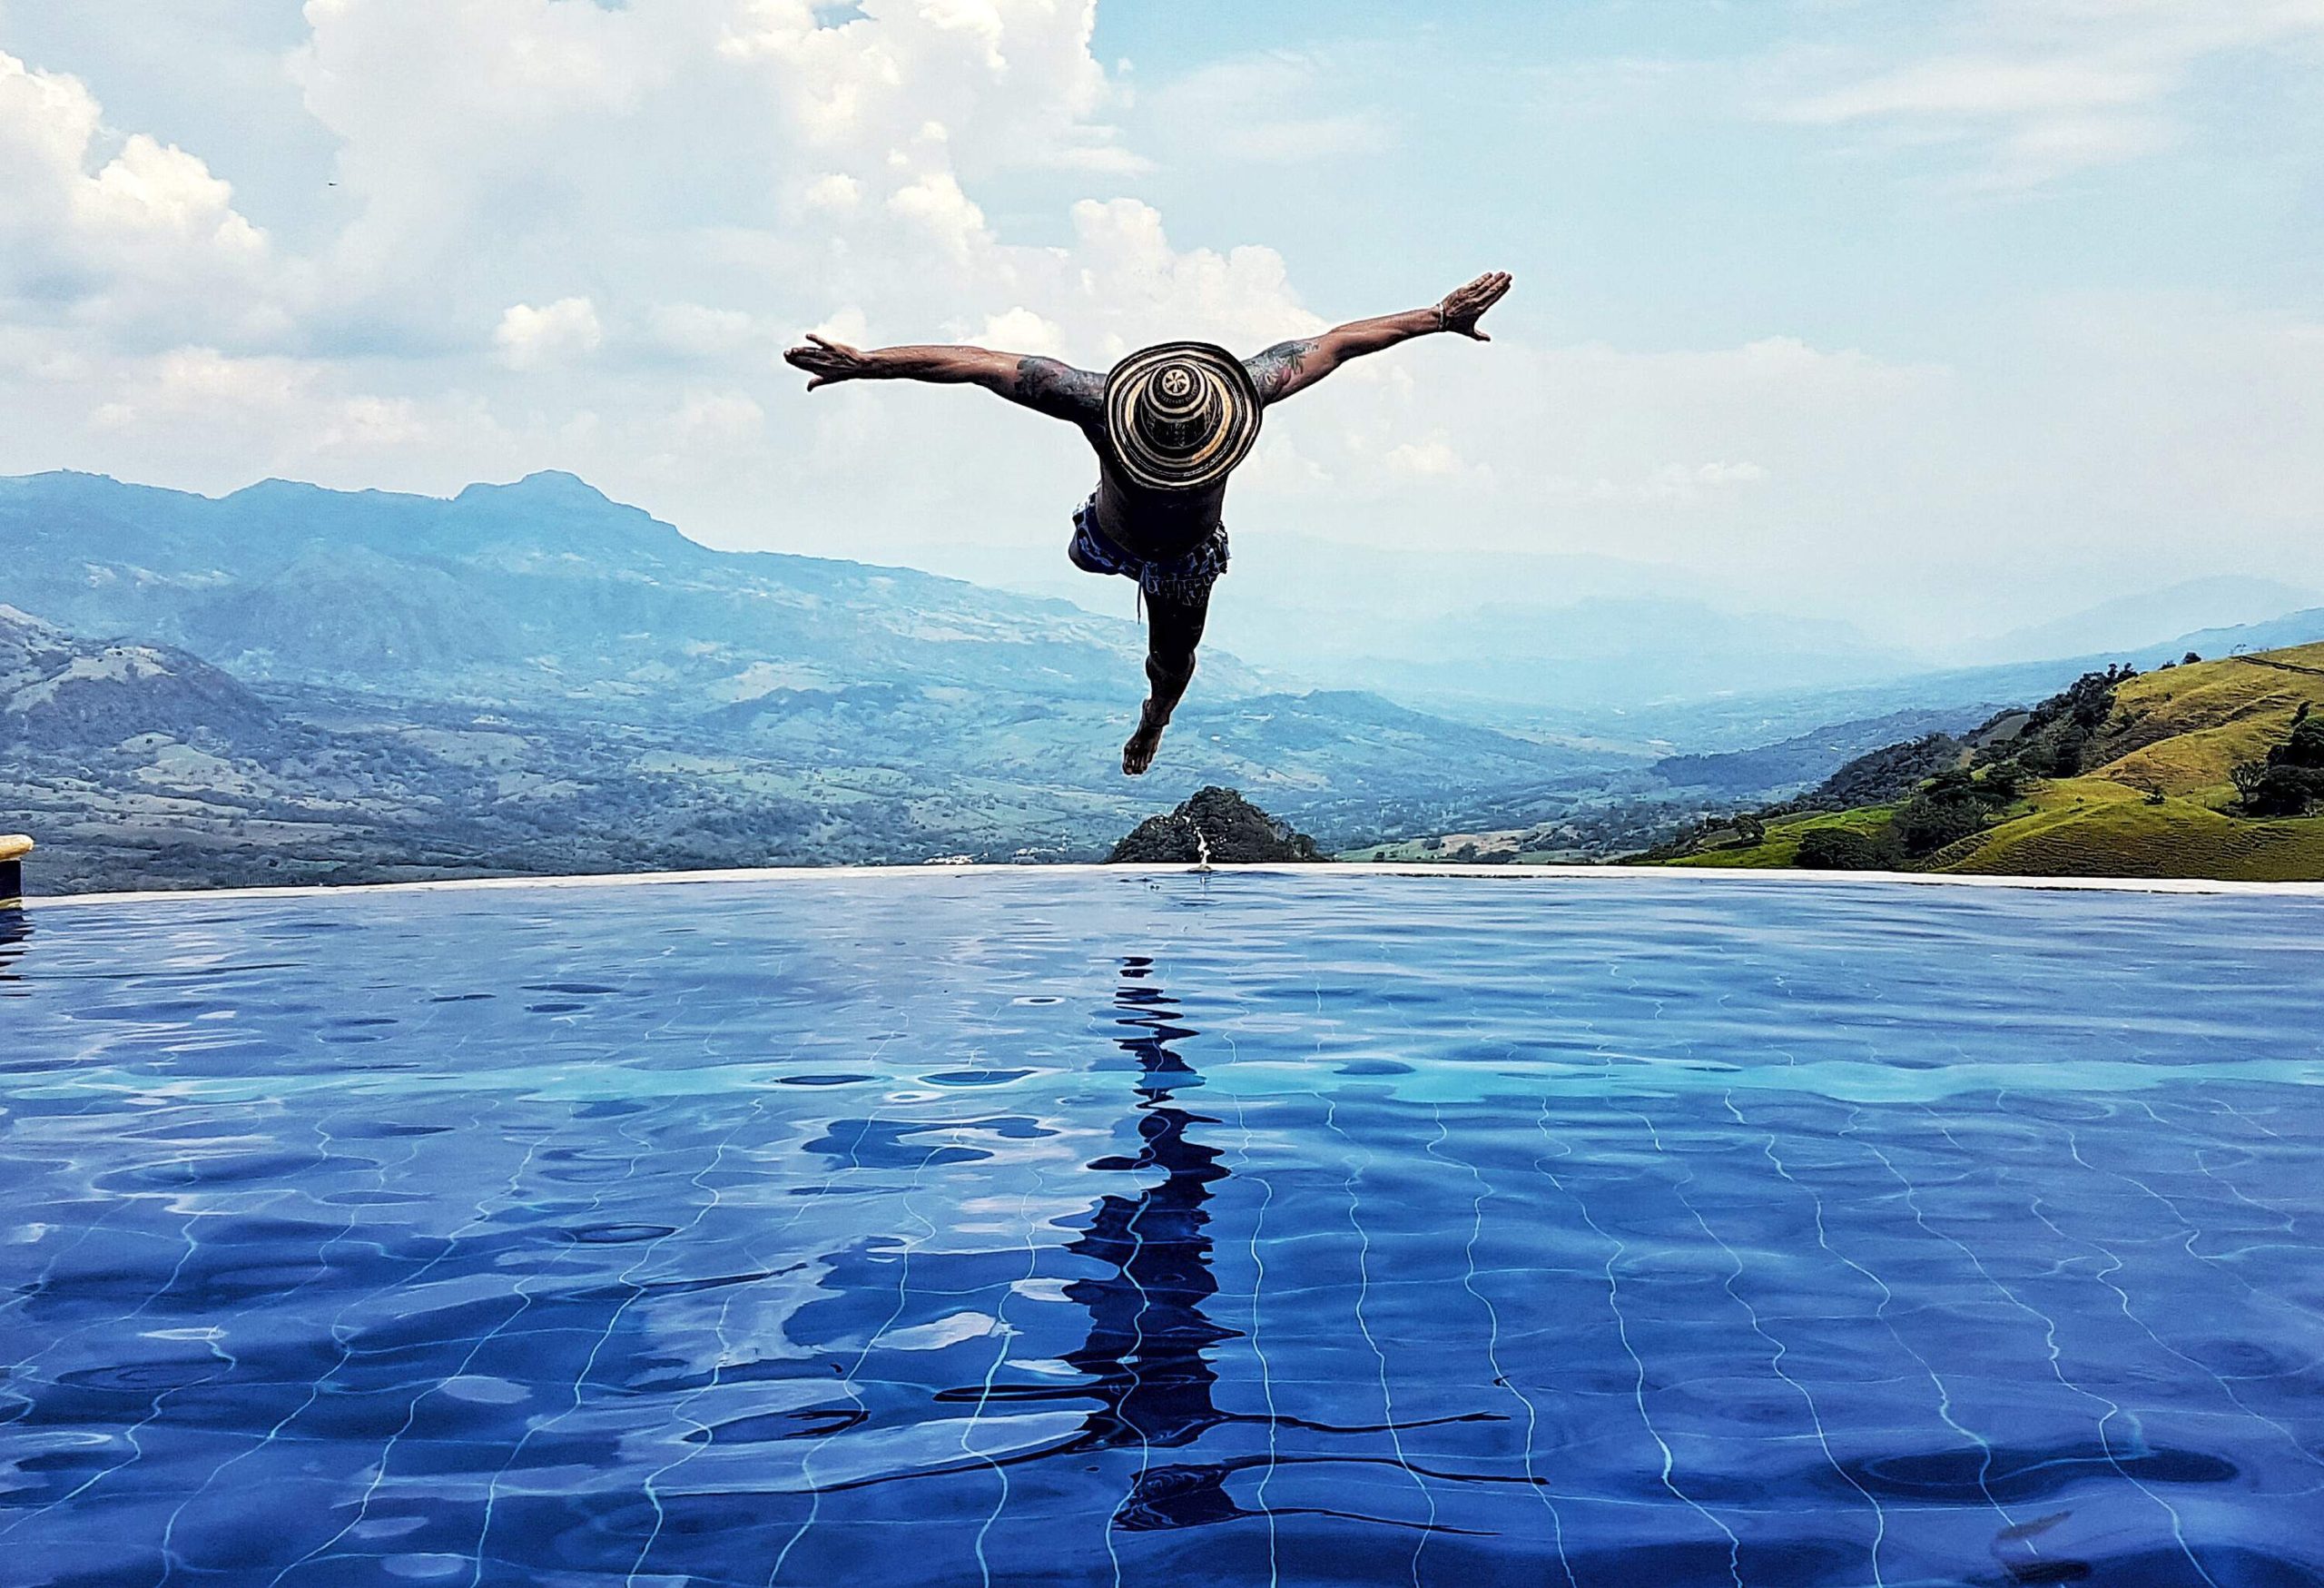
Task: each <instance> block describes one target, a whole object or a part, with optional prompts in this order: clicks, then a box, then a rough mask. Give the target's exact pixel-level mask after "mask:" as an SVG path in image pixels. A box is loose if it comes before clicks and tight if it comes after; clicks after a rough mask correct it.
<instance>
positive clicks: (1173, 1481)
mask: <svg viewBox="0 0 2324 1588" xmlns="http://www.w3.org/2000/svg"><path fill="white" fill-rule="evenodd" d="M1153 974H1154V962H1153V961H1152V960H1151V959H1150V958H1148V957H1147V956H1145V955H1142V954H1132V955H1128V956H1127V957H1125V958H1124V959H1123V961H1122V972H1121V984H1120V986H1119V987H1118V989H1117V990H1116V991H1115V994H1114V1008H1115V1011H1116V1013H1115V1023H1116V1024H1117V1025H1119V1026H1122V1027H1124V1028H1127V1029H1128V1031H1131V1032H1133V1033H1134V1034H1132V1035H1129V1036H1124V1037H1117V1038H1116V1039H1115V1045H1116V1046H1118V1047H1119V1048H1120V1049H1122V1050H1124V1051H1125V1052H1127V1053H1128V1054H1129V1055H1130V1057H1131V1058H1132V1059H1134V1060H1136V1061H1137V1085H1136V1089H1135V1090H1137V1097H1138V1102H1137V1110H1138V1119H1137V1133H1138V1138H1139V1142H1140V1145H1139V1148H1138V1150H1137V1154H1136V1155H1135V1156H1134V1157H1128V1158H1124V1157H1120V1156H1115V1155H1109V1156H1108V1157H1105V1158H1099V1159H1092V1160H1091V1161H1090V1163H1089V1164H1088V1168H1089V1169H1093V1170H1097V1171H1098V1172H1100V1173H1134V1172H1140V1171H1146V1170H1151V1169H1160V1170H1162V1172H1163V1179H1161V1181H1160V1182H1159V1183H1158V1184H1156V1185H1152V1186H1149V1187H1147V1188H1145V1189H1141V1190H1139V1191H1137V1193H1135V1194H1134V1195H1131V1196H1112V1195H1108V1196H1107V1197H1104V1198H1101V1199H1100V1200H1099V1201H1098V1207H1097V1209H1096V1211H1095V1212H1094V1213H1093V1214H1092V1216H1091V1218H1090V1221H1089V1227H1088V1229H1087V1230H1086V1231H1085V1232H1084V1233H1083V1234H1082V1236H1081V1238H1079V1239H1078V1240H1076V1241H1075V1242H1073V1244H1072V1245H1071V1246H1069V1247H1068V1248H1066V1249H1067V1250H1068V1251H1070V1252H1073V1253H1075V1254H1076V1255H1078V1256H1080V1257H1085V1258H1091V1259H1093V1260H1095V1261H1097V1262H1098V1263H1100V1264H1103V1265H1104V1266H1105V1267H1106V1268H1107V1269H1108V1272H1106V1273H1104V1274H1102V1275H1100V1276H1098V1277H1096V1278H1084V1279H1076V1280H1074V1281H1072V1282H1071V1283H1070V1284H1068V1285H1067V1286H1066V1287H1065V1294H1066V1296H1067V1297H1068V1299H1070V1300H1072V1301H1074V1302H1077V1303H1078V1304H1079V1305H1080V1306H1082V1307H1087V1308H1088V1312H1089V1333H1088V1338H1087V1339H1086V1340H1085V1341H1084V1342H1083V1343H1082V1345H1081V1346H1080V1348H1079V1349H1078V1350H1076V1351H1073V1352H1070V1353H1068V1355H1067V1356H1066V1357H1065V1361H1066V1362H1067V1363H1068V1365H1070V1366H1073V1367H1075V1368H1077V1369H1078V1370H1079V1371H1080V1372H1081V1373H1082V1374H1084V1375H1085V1376H1086V1380H1085V1382H1082V1383H1078V1384H1072V1385H1055V1384H999V1385H995V1386H991V1388H990V1390H988V1389H987V1388H986V1387H985V1386H982V1385H978V1386H964V1387H961V1388H958V1389H950V1390H944V1391H941V1392H940V1393H939V1394H938V1396H937V1398H938V1399H939V1400H950V1401H965V1400H984V1399H991V1400H996V1401H998V1400H1013V1401H1051V1400H1087V1399H1089V1398H1091V1397H1093V1396H1094V1397H1095V1398H1096V1399H1097V1401H1098V1406H1097V1408H1096V1409H1095V1410H1093V1411H1091V1412H1090V1413H1089V1415H1088V1417H1087V1418H1086V1419H1085V1420H1084V1421H1083V1423H1082V1425H1081V1427H1080V1428H1079V1429H1078V1431H1076V1432H1075V1433H1074V1434H1073V1435H1071V1436H1069V1437H1068V1438H1067V1439H1065V1440H1062V1441H1060V1442H1059V1443H1057V1444H1054V1445H1048V1446H1046V1447H1044V1448H1041V1449H1038V1450H1033V1451H1028V1452H1024V1453H1021V1454H1019V1455H1015V1456H1011V1457H1004V1458H1002V1460H1001V1462H1000V1465H1014V1464H1016V1463H1019V1462H1026V1461H1038V1460H1042V1459H1045V1458H1048V1457H1051V1456H1057V1455H1078V1454H1080V1453H1084V1452H1088V1451H1093V1450H1111V1449H1123V1448H1129V1449H1139V1450H1148V1451H1150V1450H1167V1449H1172V1448H1176V1447H1179V1446H1183V1445H1189V1444H1192V1443H1193V1442H1194V1441H1195V1440H1196V1439H1198V1438H1200V1437H1201V1436H1202V1435H1203V1434H1204V1433H1205V1431H1206V1430H1208V1429H1210V1428H1213V1427H1216V1426H1218V1425H1221V1424H1225V1423H1244V1424H1254V1425H1259V1426H1262V1427H1265V1426H1270V1425H1271V1426H1273V1427H1275V1428H1298V1429H1304V1430H1306V1431H1308V1432H1311V1433H1318V1434H1377V1433H1384V1432H1386V1431H1387V1430H1388V1429H1389V1428H1390V1427H1391V1426H1393V1427H1395V1428H1397V1429H1400V1430H1401V1429H1410V1428H1424V1427H1431V1426H1434V1425H1440V1424H1444V1423H1465V1422H1482V1421H1494V1420H1497V1419H1496V1418H1493V1417H1492V1415H1489V1414H1485V1413H1470V1414H1466V1415H1456V1416H1448V1417H1434V1418H1426V1419H1421V1420H1417V1421H1411V1422H1401V1423H1396V1424H1393V1425H1390V1424H1385V1423H1382V1424H1365V1425H1339V1424H1331V1423H1316V1422H1311V1421H1309V1420H1307V1419H1305V1418H1301V1417H1289V1416H1283V1415H1275V1416H1254V1415H1248V1414H1245V1413H1238V1412H1227V1411H1223V1410H1221V1409H1220V1408H1219V1406H1218V1405H1217V1403H1216V1400H1215V1399H1214V1398H1213V1396H1212V1393H1211V1392H1212V1388H1213V1386H1215V1385H1216V1383H1217V1382H1218V1374H1217V1371H1216V1369H1215V1368H1214V1367H1213V1366H1211V1363H1210V1358H1209V1356H1208V1352H1209V1350H1210V1348H1211V1347H1212V1346H1216V1344H1218V1342H1220V1341H1221V1340H1227V1339H1233V1338H1235V1337H1236V1330H1233V1329H1230V1328H1225V1327H1221V1326H1219V1325H1217V1324H1216V1323H1213V1322H1212V1321H1211V1320H1210V1319H1209V1318H1208V1317H1206V1316H1205V1314H1204V1312H1203V1310H1202V1309H1203V1304H1204V1303H1206V1302H1207V1301H1208V1300H1209V1299H1210V1298H1211V1297H1213V1296H1216V1294H1217V1293H1218V1281H1217V1279H1216V1277H1214V1276H1213V1275H1212V1273H1211V1266H1210V1265H1211V1241H1210V1235H1209V1227H1210V1215H1209V1212H1208V1211H1207V1205H1208V1203H1209V1201H1210V1199H1211V1196H1212V1191H1213V1188H1214V1187H1215V1186H1216V1184H1217V1183H1218V1182H1219V1181H1221V1180H1223V1179H1226V1178H1227V1171H1226V1169H1224V1168H1222V1167H1221V1166H1220V1164H1219V1161H1218V1157H1219V1154H1218V1149H1216V1148H1213V1147H1206V1146H1204V1145H1202V1144H1201V1143H1200V1142H1198V1141H1196V1140H1193V1139H1190V1138H1189V1137H1188V1135H1187V1129H1188V1128H1189V1127H1191V1126H1195V1125H1212V1124H1216V1123H1217V1121H1216V1119H1211V1118H1210V1117H1209V1116H1207V1115H1204V1114H1196V1113H1189V1112H1188V1111H1187V1110H1186V1109H1184V1108H1182V1107H1180V1106H1179V1105H1178V1102H1177V1093H1178V1092H1180V1091H1182V1090H1189V1089H1192V1088H1196V1087H1199V1086H1201V1085H1202V1076H1201V1075H1200V1073H1199V1072H1197V1071H1196V1070H1195V1068H1194V1067H1193V1066H1192V1065H1191V1064H1189V1063H1187V1060H1186V1059H1185V1057H1184V1056H1183V1055H1181V1054H1180V1053H1179V1052H1178V1050H1177V1049H1175V1048H1173V1047H1172V1046H1171V1044H1172V1043H1174V1042H1184V1041H1188V1040H1190V1039H1192V1038H1194V1037H1196V1036H1199V1035H1200V1034H1201V1033H1200V1032H1199V1031H1196V1030H1195V1029H1194V1028H1193V1027H1192V1026H1189V1025H1187V1024H1185V1023H1184V1021H1185V1016H1184V1014H1183V1012H1182V1011H1180V1010H1179V1008H1178V1007H1177V1004H1176V1003H1174V1002H1173V1001H1171V999H1170V996H1169V994H1168V993H1167V992H1166V991H1164V990H1163V989H1162V988H1161V987H1159V986H1158V985H1156V984H1154V983H1153V981H1152V977H1153ZM1328 1461H1355V1462H1359V1463H1362V1464H1365V1465H1388V1466H1395V1465H1400V1464H1399V1463H1397V1462H1395V1461H1393V1459H1391V1458H1389V1457H1385V1456H1377V1457H1373V1456H1356V1457H1349V1456H1305V1457H1302V1456H1282V1455H1253V1456H1245V1457H1240V1458H1237V1459H1233V1460H1227V1461H1218V1462H1209V1463H1199V1464H1185V1465H1148V1466H1147V1467H1145V1468H1144V1469H1143V1470H1142V1471H1141V1472H1140V1473H1139V1474H1138V1476H1137V1481H1136V1483H1135V1484H1134V1485H1133V1486H1132V1488H1131V1490H1130V1493H1129V1494H1128V1496H1126V1497H1125V1498H1124V1500H1123V1502H1122V1504H1121V1508H1120V1509H1119V1510H1118V1512H1117V1513H1116V1514H1115V1517H1114V1521H1115V1524H1116V1525H1117V1526H1119V1527H1123V1528H1128V1529H1131V1530H1145V1529H1152V1528H1166V1527H1191V1526H1198V1525H1201V1524H1206V1523H1212V1522H1226V1521H1230V1520H1233V1519H1235V1518H1236V1517H1240V1516H1253V1515H1257V1514H1259V1513H1257V1512H1254V1511H1249V1510H1246V1509H1245V1508H1243V1507H1242V1506H1240V1505H1238V1504H1236V1502H1235V1501H1234V1499H1233V1498H1232V1497H1231V1496H1229V1495H1228V1494H1227V1493H1226V1480H1227V1479H1228V1478H1229V1477H1231V1476H1233V1475H1235V1474H1236V1473H1237V1472H1240V1471H1242V1470H1244V1469H1245V1468H1246V1467H1254V1466H1263V1465H1270V1464H1272V1465H1278V1466H1282V1465H1299V1464H1302V1463H1305V1462H1328ZM1444 1476H1447V1477H1452V1476H1458V1475H1453V1474H1445V1475H1444ZM1275 1514H1278V1515H1288V1514H1297V1512H1296V1511H1295V1509H1292V1508H1286V1507H1282V1506H1277V1507H1275ZM1319 1514H1331V1515H1343V1514H1344V1513H1339V1512H1327V1513H1319ZM1366 1520H1374V1521H1386V1520H1389V1519H1387V1518H1378V1517H1374V1518H1366ZM1412 1525H1419V1524H1412ZM1428 1530H1429V1531H1438V1532H1450V1531H1457V1530H1454V1529H1448V1528H1441V1527H1432V1528H1429V1529H1428Z"/></svg>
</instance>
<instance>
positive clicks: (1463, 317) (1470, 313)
mask: <svg viewBox="0 0 2324 1588" xmlns="http://www.w3.org/2000/svg"><path fill="white" fill-rule="evenodd" d="M1509 281H1510V276H1509V272H1508V271H1486V272H1485V273H1484V274H1483V275H1482V276H1479V277H1478V278H1477V279H1476V280H1475V281H1471V282H1470V283H1469V284H1468V285H1467V286H1465V287H1455V288H1453V289H1452V291H1450V292H1447V293H1445V294H1444V301H1443V302H1441V303H1439V304H1438V305H1437V306H1436V312H1437V314H1438V316H1439V317H1440V318H1442V319H1443V321H1444V329H1445V330H1451V331H1458V332H1459V333H1460V334H1461V335H1462V336H1465V337H1473V338H1475V339H1476V340H1479V341H1481V342H1489V341H1491V340H1492V338H1491V337H1489V336H1487V335H1486V334H1485V333H1484V332H1483V331H1482V330H1478V329H1477V321H1480V320H1482V319H1483V318H1484V312H1485V311H1486V310H1488V309H1490V308H1492V306H1493V305H1494V304H1496V303H1498V302H1500V301H1502V299H1503V298H1505V297H1507V296H1508V295H1509Z"/></svg>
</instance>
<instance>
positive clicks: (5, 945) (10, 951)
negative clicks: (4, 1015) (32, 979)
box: [0, 904, 33, 998]
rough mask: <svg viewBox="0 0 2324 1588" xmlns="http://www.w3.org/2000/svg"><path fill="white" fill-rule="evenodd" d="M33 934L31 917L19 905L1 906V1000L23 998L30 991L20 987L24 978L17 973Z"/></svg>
mask: <svg viewBox="0 0 2324 1588" xmlns="http://www.w3.org/2000/svg"><path fill="white" fill-rule="evenodd" d="M32 934H33V918H32V917H31V916H29V915H27V914H25V912H24V910H23V909H22V908H21V907H19V906H17V905H15V904H0V998H6V997H9V996H11V995H14V996H15V997H18V998H21V997H23V996H25V992H26V991H28V990H27V989H26V988H25V987H24V986H22V985H20V983H21V982H22V981H24V978H23V976H22V975H20V974H19V973H18V972H17V970H16V961H17V960H18V959H19V958H20V957H22V955H23V954H24V952H25V942H26V941H27V940H29V939H30V938H31V937H32Z"/></svg>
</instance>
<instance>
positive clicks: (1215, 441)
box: [1106, 342, 1261, 490]
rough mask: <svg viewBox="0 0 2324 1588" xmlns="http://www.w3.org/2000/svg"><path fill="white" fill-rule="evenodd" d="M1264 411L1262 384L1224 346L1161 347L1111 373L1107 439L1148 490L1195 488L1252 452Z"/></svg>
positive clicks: (1187, 344) (1137, 355) (1170, 344)
mask: <svg viewBox="0 0 2324 1588" xmlns="http://www.w3.org/2000/svg"><path fill="white" fill-rule="evenodd" d="M1260 406H1261V405H1260V402H1259V388H1258V383H1257V382H1256V381H1255V380H1252V379H1251V372H1250V371H1249V370H1246V369H1245V368H1243V361H1242V360H1240V359H1237V358H1236V356H1235V355H1234V354H1232V353H1230V352H1228V351H1227V350H1226V349H1225V348H1222V347H1215V346H1213V345H1212V344H1211V343H1209V342H1161V343H1158V344H1157V345H1156V346H1154V347H1150V348H1144V349H1141V350H1138V351H1137V352H1135V353H1132V354H1130V356H1129V357H1128V358H1126V359H1124V360H1122V361H1121V362H1120V363H1118V364H1116V365H1115V366H1114V367H1113V370H1112V371H1111V372H1110V373H1109V374H1108V375H1107V377H1106V439H1107V440H1108V442H1110V443H1111V444H1112V446H1113V449H1114V457H1115V458H1116V459H1118V461H1119V462H1120V464H1121V466H1122V471H1123V472H1124V473H1126V474H1128V476H1129V477H1130V478H1131V479H1133V480H1135V481H1137V483H1138V484H1139V485H1142V486H1145V487H1146V488H1147V489H1149V490H1197V489H1200V488H1202V487H1204V486H1206V485H1213V484H1216V482H1217V481H1219V480H1221V479H1223V478H1226V473H1227V471H1228V470H1229V469H1233V468H1234V467H1235V466H1236V464H1238V463H1240V462H1242V461H1243V459H1244V458H1245V456H1246V455H1247V454H1248V453H1249V452H1250V450H1251V443H1252V442H1254V441H1256V440H1257V439H1258V436H1259V409H1260Z"/></svg>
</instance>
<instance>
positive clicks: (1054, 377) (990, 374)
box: [783, 331, 1106, 423]
mask: <svg viewBox="0 0 2324 1588" xmlns="http://www.w3.org/2000/svg"><path fill="white" fill-rule="evenodd" d="M783 361H784V362H785V363H788V364H789V365H790V366H791V367H792V368H793V369H794V370H805V371H806V372H807V373H808V374H809V375H811V376H812V377H814V379H812V380H809V381H808V382H807V390H810V391H812V390H815V389H816V388H817V387H819V386H828V385H830V384H832V382H833V381H835V380H930V381H934V382H936V383H937V384H939V385H963V384H965V385H972V386H981V387H983V388H985V389H986V390H989V391H997V392H999V393H1000V395H1001V396H1003V397H1005V398H1007V399H1009V401H1011V402H1017V403H1022V404H1023V405H1024V406H1025V407H1027V408H1029V409H1035V410H1037V411H1039V412H1041V413H1045V414H1049V415H1050V416H1051V417H1052V418H1055V419H1071V420H1073V421H1075V422H1076V423H1088V422H1090V421H1093V420H1095V419H1098V418H1099V417H1101V415H1102V412H1103V408H1104V399H1105V391H1106V378H1105V377H1104V376H1102V375H1093V374H1091V373H1090V372H1089V371H1088V370H1077V369H1075V368H1074V367H1073V366H1072V365H1070V364H1064V363H1059V361H1058V360H1055V359H1042V358H1035V357H1031V356H1028V355H1023V354H1019V353H1000V352H995V351H993V350H991V349H990V348H970V347H944V346H931V347H905V348H851V347H849V346H848V345H847V344H846V343H844V342H835V341H832V340H829V339H828V338H825V337H820V336H817V335H815V333H814V332H812V331H809V332H808V333H807V341H806V344H805V345H803V346H800V347H795V348H793V349H791V350H789V351H787V352H785V353H784V354H783Z"/></svg>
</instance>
